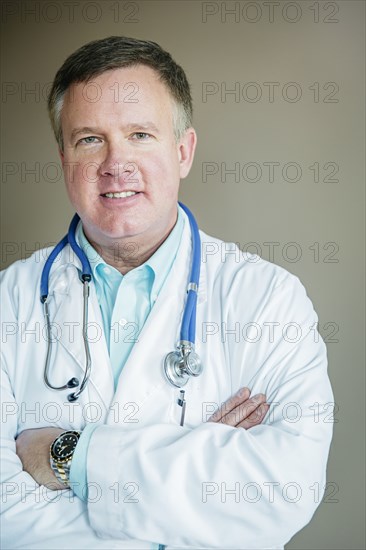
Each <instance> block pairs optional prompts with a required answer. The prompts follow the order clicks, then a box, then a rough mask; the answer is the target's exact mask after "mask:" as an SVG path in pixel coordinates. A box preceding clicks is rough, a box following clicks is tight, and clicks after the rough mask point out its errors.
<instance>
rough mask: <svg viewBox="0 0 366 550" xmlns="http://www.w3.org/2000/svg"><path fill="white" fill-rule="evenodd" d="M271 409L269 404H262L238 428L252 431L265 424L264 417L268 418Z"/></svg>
mask: <svg viewBox="0 0 366 550" xmlns="http://www.w3.org/2000/svg"><path fill="white" fill-rule="evenodd" d="M268 409H269V405H268V403H262V404H261V405H259V407H258V408H257V409H256V410H255V411H254V412H253V413H252V414H251V415H250V416H248V417H247V418H246V419H245V420H243V421H242V422H240V423H239V424H238V425H237V426H236V427H237V428H244V429H245V430H250V428H253V427H254V426H258V425H259V424H261V423H262V422H263V419H264V417H265V416H266V414H267V412H268Z"/></svg>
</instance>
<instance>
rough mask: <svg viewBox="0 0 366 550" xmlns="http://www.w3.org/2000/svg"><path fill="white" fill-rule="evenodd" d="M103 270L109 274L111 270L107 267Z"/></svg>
mask: <svg viewBox="0 0 366 550" xmlns="http://www.w3.org/2000/svg"><path fill="white" fill-rule="evenodd" d="M103 271H104V273H105V274H106V275H109V274H110V272H111V270H110V268H109V267H104V269H103Z"/></svg>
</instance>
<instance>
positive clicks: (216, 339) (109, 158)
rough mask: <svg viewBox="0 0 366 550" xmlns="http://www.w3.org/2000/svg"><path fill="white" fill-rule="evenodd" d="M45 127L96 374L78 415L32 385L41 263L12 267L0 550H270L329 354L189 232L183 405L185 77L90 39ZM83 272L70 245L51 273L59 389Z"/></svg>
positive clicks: (306, 478) (284, 306)
mask: <svg viewBox="0 0 366 550" xmlns="http://www.w3.org/2000/svg"><path fill="white" fill-rule="evenodd" d="M49 113H50V118H51V122H52V125H53V130H54V133H55V136H56V139H57V142H58V146H59V151H60V157H61V160H62V165H63V169H64V175H65V182H66V188H67V192H68V196H69V198H70V201H71V203H72V205H73V208H74V209H75V211H76V212H77V213H78V215H79V216H80V219H81V221H80V223H79V224H78V226H77V229H76V234H75V238H76V241H77V243H78V244H79V246H80V247H81V248H82V249H83V250H84V252H85V253H86V255H87V258H88V260H89V262H90V267H91V271H92V280H91V283H90V300H89V301H90V304H89V319H88V327H87V328H88V330H87V340H88V345H89V348H90V356H91V374H90V379H89V382H88V384H87V385H86V387H85V389H84V391H83V392H82V393H81V394H80V396H79V398H78V399H77V400H76V401H71V402H70V401H69V400H68V395H69V394H70V389H64V390H61V391H57V390H54V389H51V388H50V387H49V386H46V385H45V383H44V365H45V359H46V354H47V344H48V342H47V340H48V339H49V338H48V337H46V336H47V332H46V331H45V320H44V317H43V307H42V303H41V301H40V299H39V288H40V280H41V275H42V271H43V268H44V265H45V260H46V258H47V256H48V255H49V254H50V252H51V249H49V250H46V251H42V253H41V255H40V254H39V253H38V254H37V253H36V254H34V255H33V256H32V257H31V258H29V259H28V260H27V261H25V262H16V263H15V264H14V265H13V266H11V267H9V268H8V269H7V270H5V271H4V272H3V273H2V282H1V284H2V344H3V345H2V364H1V366H2V378H1V381H2V396H1V399H2V422H3V424H2V430H1V437H2V448H3V453H2V464H1V471H2V474H1V475H2V483H3V497H2V538H3V541H2V543H3V546H4V547H6V548H139V549H142V548H158V547H160V548H162V547H163V546H166V547H167V548H198V547H199V548H235V549H237V548H243V549H244V548H250V549H252V548H260V549H263V548H282V547H283V545H284V544H285V543H286V542H287V541H288V540H289V539H290V538H291V537H292V536H293V535H294V534H295V533H296V532H297V531H298V530H299V529H301V528H302V527H303V526H304V525H306V524H307V523H308V522H309V521H310V519H311V517H312V515H313V513H314V511H315V509H316V507H317V505H318V502H319V498H318V499H314V490H313V489H312V487H314V486H316V487H317V489H318V491H319V492H320V494H322V493H323V491H324V488H325V483H326V481H325V470H326V462H327V457H328V451H329V445H330V441H331V434H332V423H331V421H329V416H330V415H329V411H330V409H329V407H330V406H331V404H332V401H333V397H332V392H331V388H330V384H329V380H328V377H327V372H326V350H325V346H324V343H323V342H322V340H321V338H320V337H319V335H318V333H317V332H316V331H315V330H314V326H316V322H317V317H316V314H315V312H314V310H313V308H312V305H311V302H310V300H309V299H308V297H307V295H306V293H305V290H304V288H303V287H302V285H301V283H300V282H299V281H298V279H297V278H296V277H294V276H292V275H290V274H289V273H287V272H286V271H285V270H283V269H281V268H279V267H277V266H275V265H273V264H270V263H267V262H265V261H263V260H261V259H260V258H258V257H255V256H247V257H245V256H244V255H243V254H241V253H240V251H239V250H238V249H237V248H236V247H235V245H234V244H233V245H228V244H227V243H222V242H221V241H220V240H218V239H216V238H213V237H209V236H208V235H205V234H204V233H203V232H200V237H201V262H200V268H201V269H200V277H199V285H198V296H197V319H196V348H195V350H196V352H197V353H198V354H199V356H200V358H201V361H202V364H203V366H204V370H203V373H202V374H201V375H200V376H197V377H194V376H193V377H191V379H190V380H189V382H188V384H187V385H186V386H184V390H185V395H182V394H181V393H180V389H179V388H177V387H174V386H172V385H171V384H169V381H168V380H167V377H166V375H165V373H164V358H165V357H166V355H167V354H168V353H169V352H171V351H172V350H173V349H174V348H175V347H176V343H177V341H178V340H179V334H180V326H181V322H182V315H183V311H184V307H185V302H186V297H187V281H188V279H189V273H190V269H191V263H192V233H191V228H190V223H189V220H188V217H187V215H186V213H185V211H184V210H183V209H182V208H181V207H177V201H178V189H179V182H180V179H182V178H185V177H186V176H187V175H188V173H189V170H190V168H191V165H192V161H193V156H194V151H195V147H196V134H195V131H194V129H193V128H192V125H191V124H192V120H191V118H192V105H191V96H190V90H189V85H188V82H187V80H186V76H185V74H184V72H183V70H182V69H181V68H180V67H179V66H178V65H176V64H175V62H174V61H173V60H172V59H171V57H170V55H169V54H168V53H167V52H165V51H164V50H162V49H161V48H160V47H159V46H158V45H157V44H155V43H152V42H145V41H142V40H134V39H131V38H123V37H109V38H106V39H102V40H98V41H94V42H91V43H89V44H87V45H85V46H83V47H82V48H80V49H79V50H77V51H76V52H75V53H74V54H72V55H71V56H70V57H69V58H68V59H67V60H66V61H65V63H64V64H63V66H62V67H61V69H60V70H59V71H58V73H57V75H56V77H55V81H54V83H53V87H52V90H51V92H50V96H49ZM208 199H209V197H208ZM80 272H81V264H80V260H79V259H78V257H77V256H76V255H75V253H74V252H73V250H72V249H71V248H70V246H69V245H67V246H65V248H64V249H63V250H62V251H61V253H60V254H59V256H58V257H57V258H56V259H55V261H54V263H53V265H52V268H51V271H50V274H49V299H48V301H49V312H50V321H51V327H52V337H51V340H52V346H51V358H50V367H49V378H50V382H51V384H52V385H53V386H63V385H64V384H65V383H66V382H67V381H68V380H70V379H72V378H73V377H76V378H78V379H79V382H80V380H82V379H83V376H84V371H85V365H86V361H85V355H86V354H85V352H86V350H85V346H84V342H83V338H82V320H83V290H82V284H81V282H80V276H79V274H80ZM315 404H317V409H316V410H315ZM183 408H184V415H182V412H183ZM315 413H316V414H315ZM183 417H184V418H183ZM65 432H67V433H66V434H65ZM50 447H51V448H52V451H51V456H50ZM65 453H66V454H67V453H68V455H67V456H68V459H67V461H66V462H62V460H61V459H62V456H64V455H65ZM60 457H61V458H60Z"/></svg>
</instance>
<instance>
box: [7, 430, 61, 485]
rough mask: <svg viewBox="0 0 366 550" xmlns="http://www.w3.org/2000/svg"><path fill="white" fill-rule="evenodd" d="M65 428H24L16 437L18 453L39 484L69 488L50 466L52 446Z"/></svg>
mask: <svg viewBox="0 0 366 550" xmlns="http://www.w3.org/2000/svg"><path fill="white" fill-rule="evenodd" d="M64 431H65V430H63V429H61V428H37V429H33V430H24V431H23V432H21V433H20V434H19V435H18V437H17V439H16V442H15V444H16V453H17V455H18V456H19V458H20V460H21V461H22V464H23V470H24V471H25V472H28V474H30V475H31V476H32V477H33V479H34V480H35V481H36V482H37V483H39V485H45V486H46V487H48V488H49V489H53V490H57V489H67V487H65V485H63V484H62V483H60V481H59V480H58V479H57V477H56V476H55V474H54V473H53V470H52V468H51V466H50V446H51V444H52V443H53V441H54V440H55V439H56V437H58V436H59V435H60V434H62V433H63V432H64Z"/></svg>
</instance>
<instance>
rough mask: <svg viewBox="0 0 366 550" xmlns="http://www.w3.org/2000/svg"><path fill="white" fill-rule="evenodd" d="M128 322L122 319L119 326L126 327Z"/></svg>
mask: <svg viewBox="0 0 366 550" xmlns="http://www.w3.org/2000/svg"><path fill="white" fill-rule="evenodd" d="M127 323H128V321H127V319H120V321H119V324H120V325H121V327H124V326H125V325H127Z"/></svg>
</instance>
